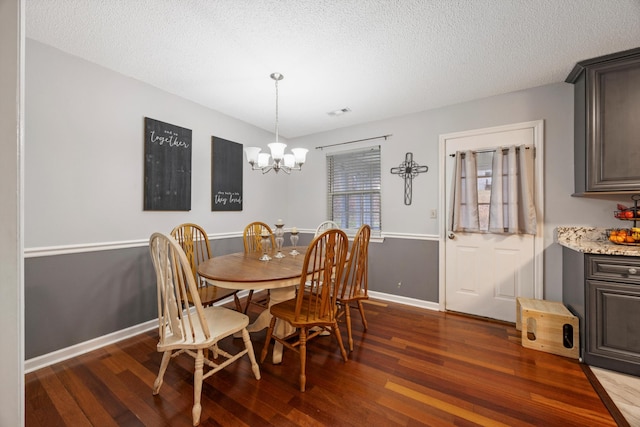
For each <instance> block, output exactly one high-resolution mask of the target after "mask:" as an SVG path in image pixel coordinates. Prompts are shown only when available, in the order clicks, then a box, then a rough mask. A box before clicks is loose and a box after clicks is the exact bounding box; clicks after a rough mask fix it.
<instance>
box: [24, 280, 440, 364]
mask: <svg viewBox="0 0 640 427" xmlns="http://www.w3.org/2000/svg"><path fill="white" fill-rule="evenodd" d="M246 294H248V292H247V291H242V292H239V293H238V296H239V297H243V296H245V295H246ZM369 296H370V297H371V298H374V299H378V300H381V301H389V302H395V303H399V304H405V305H410V306H413V307H421V308H425V309H428V310H436V311H438V310H439V305H438V303H437V302H431V301H423V300H418V299H414V298H407V297H402V296H398V295H391V294H385V293H382V292H374V291H369ZM231 301H233V298H232V297H229V298H227V299H224V300H222V301H220V302H219V303H217V304H216V305H223V304H226V303H228V302H231ZM157 327H158V319H152V320H149V321H148V322H144V323H141V324H139V325H135V326H131V327H129V328H126V329H122V330H120V331H116V332H113V333H110V334H107V335H103V336H101V337H98V338H94V339H91V340H89V341H85V342H82V343H79V344H75V345H72V346H71V347H66V348H62V349H60V350H56V351H54V352H51V353H47V354H43V355H42V356H37V357H34V358H32V359H29V360H26V361H25V362H24V373H25V374H28V373H29V372H33V371H36V370H38V369H41V368H45V367H47V366H49V365H53V364H55V363H58V362H62V361H63V360H66V359H70V358H72V357H77V356H80V355H82V354H85V353H88V352H90V351H93V350H97V349H99V348H101V347H104V346H106V345H109V344H114V343H117V342H118V341H122V340H125V339H127V338H131V337H134V336H136V335H138V334H141V333H143V332H147V331H150V330H152V329H155V328H157Z"/></svg>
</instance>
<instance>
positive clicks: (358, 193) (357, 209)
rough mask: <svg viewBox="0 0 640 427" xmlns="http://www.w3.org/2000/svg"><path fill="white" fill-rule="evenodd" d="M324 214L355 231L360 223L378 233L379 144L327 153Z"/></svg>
mask: <svg viewBox="0 0 640 427" xmlns="http://www.w3.org/2000/svg"><path fill="white" fill-rule="evenodd" d="M327 178H328V186H327V187H328V191H327V194H328V203H327V210H328V212H327V215H328V217H329V218H330V219H331V220H332V221H334V222H336V223H337V224H338V225H339V226H340V228H342V229H343V230H347V231H353V232H355V231H356V230H357V229H358V228H360V226H361V225H363V224H369V226H370V227H371V230H372V231H376V232H377V234H379V233H380V231H381V227H382V222H381V215H380V206H381V202H380V183H381V173H380V146H379V145H378V146H375V147H369V148H366V149H361V150H355V151H348V152H340V153H332V154H328V155H327Z"/></svg>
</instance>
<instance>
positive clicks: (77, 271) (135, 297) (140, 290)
mask: <svg viewBox="0 0 640 427" xmlns="http://www.w3.org/2000/svg"><path fill="white" fill-rule="evenodd" d="M156 305H157V301H156V282H155V274H154V272H153V265H152V263H151V257H150V256H149V249H148V247H141V248H128V249H115V250H107V251H99V252H86V253H78V254H68V255H55V256H46V257H40V258H27V259H25V357H26V358H27V359H29V358H32V357H36V356H40V355H43V354H47V353H51V352H53V351H55V350H59V349H62V348H66V347H70V346H72V345H75V344H79V343H82V342H84V341H88V340H91V339H93V338H97V337H100V336H103V335H107V334H110V333H112V332H115V331H118V330H121V329H125V328H128V327H131V326H134V325H138V324H140V323H144V322H146V321H148V320H151V319H153V318H155V317H156V316H157V314H156V313H157V308H156Z"/></svg>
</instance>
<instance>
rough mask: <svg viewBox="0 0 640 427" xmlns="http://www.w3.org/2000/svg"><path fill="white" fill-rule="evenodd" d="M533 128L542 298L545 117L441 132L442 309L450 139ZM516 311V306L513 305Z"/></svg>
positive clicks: (537, 293) (442, 301)
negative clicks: (447, 156) (447, 164)
mask: <svg viewBox="0 0 640 427" xmlns="http://www.w3.org/2000/svg"><path fill="white" fill-rule="evenodd" d="M528 128H531V129H533V141H534V142H533V143H534V147H535V150H536V151H535V162H534V164H535V188H536V192H535V204H536V215H537V223H538V227H537V230H536V235H535V236H534V259H533V269H534V276H535V278H534V285H533V286H534V298H537V299H542V297H543V293H544V247H543V246H544V238H543V237H544V175H543V173H544V120H534V121H531V122H522V123H514V124H510V125H504V126H495V127H489V128H483V129H474V130H468V131H463V132H454V133H448V134H443V135H440V138H439V144H438V157H439V169H440V177H439V179H440V191H439V193H440V195H439V211H440V212H441V214H440V224H439V228H440V233H439V238H438V246H439V249H438V255H439V260H440V261H439V263H438V264H439V267H438V272H439V273H438V305H439V309H440V311H445V307H446V269H445V268H444V266H445V265H446V256H447V254H446V250H445V246H446V245H445V239H446V238H447V229H446V228H447V215H449V212H448V207H447V206H445V196H446V194H445V192H446V182H447V181H446V172H445V162H446V152H445V145H446V142H447V140H448V139H453V138H461V137H468V136H474V135H483V134H487V133H496V132H505V131H513V130H519V129H528ZM513 309H514V310H515V307H514V308H513Z"/></svg>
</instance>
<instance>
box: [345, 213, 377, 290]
mask: <svg viewBox="0 0 640 427" xmlns="http://www.w3.org/2000/svg"><path fill="white" fill-rule="evenodd" d="M370 238H371V227H370V226H369V225H367V224H364V225H363V226H362V227H360V229H358V232H357V233H356V235H355V237H354V238H353V243H352V245H351V250H350V251H349V262H348V263H347V268H346V270H345V273H344V275H343V276H342V277H343V280H342V287H341V290H340V298H341V299H351V298H354V297H355V296H358V295H360V296H366V295H367V291H368V288H369V283H368V275H367V271H368V268H369V239H370Z"/></svg>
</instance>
